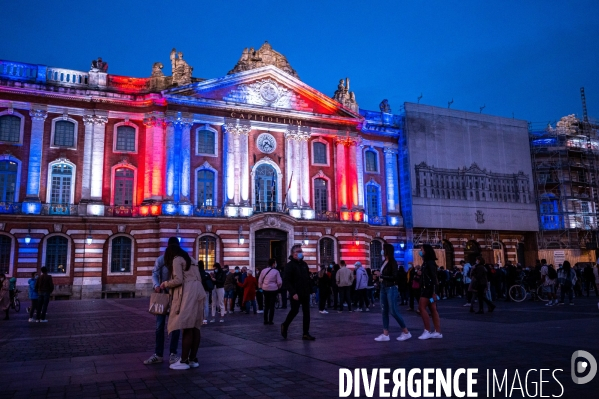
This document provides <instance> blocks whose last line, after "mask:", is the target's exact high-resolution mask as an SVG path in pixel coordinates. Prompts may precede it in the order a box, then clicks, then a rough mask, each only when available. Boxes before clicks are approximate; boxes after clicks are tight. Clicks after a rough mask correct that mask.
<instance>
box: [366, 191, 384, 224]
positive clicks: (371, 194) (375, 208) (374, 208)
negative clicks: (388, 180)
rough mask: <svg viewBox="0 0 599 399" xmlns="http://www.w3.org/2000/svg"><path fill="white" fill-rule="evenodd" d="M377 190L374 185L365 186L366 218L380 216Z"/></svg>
mask: <svg viewBox="0 0 599 399" xmlns="http://www.w3.org/2000/svg"><path fill="white" fill-rule="evenodd" d="M379 197H380V194H379V188H378V187H377V186H375V185H374V184H369V185H367V186H366V204H367V206H368V216H380V214H381V208H380V206H379Z"/></svg>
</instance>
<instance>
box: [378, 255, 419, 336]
mask: <svg viewBox="0 0 599 399" xmlns="http://www.w3.org/2000/svg"><path fill="white" fill-rule="evenodd" d="M394 251H395V248H393V245H391V244H384V245H383V250H382V251H381V255H382V256H384V257H385V261H384V262H383V265H382V266H381V271H380V272H381V275H380V277H379V278H380V281H381V313H382V315H383V333H382V334H381V335H379V336H378V337H376V338H375V339H374V340H375V341H379V342H381V341H389V340H391V338H390V337H389V314H391V316H393V318H394V319H395V321H397V324H399V326H400V327H401V330H402V333H401V335H400V336H399V337H397V340H398V341H405V340H407V339H410V338H412V334H410V332H409V331H408V328H407V327H406V323H405V322H404V320H403V318H402V317H401V315H400V314H399V309H398V305H397V297H398V295H399V292H398V291H397V285H396V284H397V272H398V266H397V261H396V260H395V256H394Z"/></svg>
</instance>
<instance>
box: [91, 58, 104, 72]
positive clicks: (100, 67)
mask: <svg viewBox="0 0 599 399" xmlns="http://www.w3.org/2000/svg"><path fill="white" fill-rule="evenodd" d="M91 71H92V72H104V73H106V72H108V63H107V62H104V61H102V57H98V59H97V60H93V61H92V66H91Z"/></svg>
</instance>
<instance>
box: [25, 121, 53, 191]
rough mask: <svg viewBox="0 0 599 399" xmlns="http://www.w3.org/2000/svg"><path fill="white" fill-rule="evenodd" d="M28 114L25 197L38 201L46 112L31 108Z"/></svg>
mask: <svg viewBox="0 0 599 399" xmlns="http://www.w3.org/2000/svg"><path fill="white" fill-rule="evenodd" d="M29 115H30V116H31V144H30V146H29V171H28V173H27V199H32V200H36V201H38V202H39V197H40V177H41V172H42V154H43V152H42V147H43V143H44V121H45V120H46V117H47V116H48V112H46V111H45V110H42V109H32V110H30V111H29Z"/></svg>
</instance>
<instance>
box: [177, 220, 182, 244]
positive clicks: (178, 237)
mask: <svg viewBox="0 0 599 399" xmlns="http://www.w3.org/2000/svg"><path fill="white" fill-rule="evenodd" d="M177 240H179V242H181V235H180V234H179V223H177Z"/></svg>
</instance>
